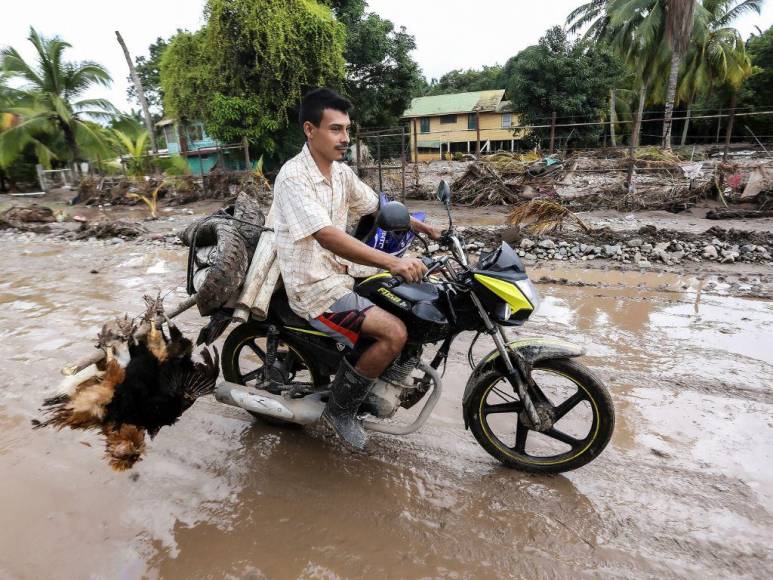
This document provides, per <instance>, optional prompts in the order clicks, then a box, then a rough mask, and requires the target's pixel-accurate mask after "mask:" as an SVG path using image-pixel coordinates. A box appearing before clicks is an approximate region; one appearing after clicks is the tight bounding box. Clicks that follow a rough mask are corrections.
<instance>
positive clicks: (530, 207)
mask: <svg viewBox="0 0 773 580" xmlns="http://www.w3.org/2000/svg"><path fill="white" fill-rule="evenodd" d="M567 219H568V220H570V221H572V222H574V223H575V224H576V225H577V226H579V227H580V228H581V229H582V230H584V231H586V232H587V231H590V228H589V227H588V225H587V224H586V223H585V222H584V221H582V220H581V219H580V218H579V217H577V216H576V215H575V214H574V213H572V212H571V211H569V210H568V209H567V208H566V207H565V206H563V205H561V204H560V203H557V202H555V201H550V200H547V199H532V200H530V201H525V202H523V203H520V204H518V205H517V206H515V207H514V208H513V209H512V211H511V212H510V213H509V214H508V216H507V223H509V224H512V225H521V224H524V223H526V225H525V227H524V229H526V230H527V231H529V232H530V233H532V234H535V235H543V234H546V233H549V232H552V231H555V230H557V229H560V228H561V227H563V223H564V220H567Z"/></svg>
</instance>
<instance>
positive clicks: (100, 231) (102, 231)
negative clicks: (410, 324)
mask: <svg viewBox="0 0 773 580" xmlns="http://www.w3.org/2000/svg"><path fill="white" fill-rule="evenodd" d="M146 233H147V230H146V229H145V228H144V227H142V226H141V225H140V224H138V223H136V222H129V221H125V220H116V221H112V222H83V223H81V226H80V229H79V230H78V231H76V232H74V233H73V234H71V236H72V239H74V240H85V239H86V238H97V239H105V238H120V239H122V240H132V239H134V238H137V237H139V236H141V235H143V234H146Z"/></svg>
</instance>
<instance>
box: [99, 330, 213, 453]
mask: <svg viewBox="0 0 773 580" xmlns="http://www.w3.org/2000/svg"><path fill="white" fill-rule="evenodd" d="M169 335H170V339H169V341H168V342H167V343H166V345H165V346H166V349H165V353H164V356H163V357H162V358H161V359H159V357H157V356H156V355H155V354H154V353H153V352H152V351H151V349H150V348H149V347H148V346H147V345H146V344H144V343H142V342H140V343H138V344H136V345H133V346H130V347H129V354H130V355H131V358H130V359H129V364H128V365H127V366H126V373H125V374H126V376H125V378H124V380H123V382H122V383H121V384H120V385H119V386H118V388H116V390H115V395H114V396H113V399H112V401H110V404H108V405H107V413H106V419H107V421H109V422H111V423H115V424H122V423H128V424H131V425H137V426H141V427H143V428H144V429H146V430H147V432H148V434H149V435H150V436H151V438H153V437H155V436H156V434H157V433H158V431H159V429H161V427H164V426H166V425H173V424H174V423H175V422H176V421H177V419H179V418H180V416H181V415H182V414H183V413H184V412H185V411H186V410H187V409H188V408H189V407H190V406H191V405H192V404H193V402H194V401H195V400H196V399H197V398H198V397H200V396H202V395H206V394H209V393H211V392H212V391H213V390H214V386H215V381H216V380H217V376H218V372H219V357H218V354H217V350H215V357H214V359H213V358H212V356H211V355H210V354H209V351H208V350H206V349H203V350H202V351H201V356H202V358H203V359H204V362H203V363H196V362H193V361H192V360H191V352H192V350H193V344H192V343H191V341H190V340H188V339H187V338H185V337H184V336H183V335H182V333H181V332H180V331H179V330H178V328H177V327H176V326H174V325H173V324H171V323H170V324H169Z"/></svg>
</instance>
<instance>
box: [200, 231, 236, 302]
mask: <svg viewBox="0 0 773 580" xmlns="http://www.w3.org/2000/svg"><path fill="white" fill-rule="evenodd" d="M216 228H217V249H216V250H215V258H214V259H213V260H212V261H213V265H212V266H211V267H210V268H209V272H208V273H207V276H206V278H205V279H204V281H203V282H202V283H201V286H199V288H198V289H197V292H196V306H198V308H199V313H200V314H201V315H202V316H209V315H210V314H212V313H213V312H215V311H217V310H218V309H220V307H221V306H223V304H225V302H227V301H228V299H229V298H230V297H231V296H232V295H233V294H234V293H235V292H236V291H237V290H238V289H239V286H241V284H242V282H243V281H244V275H245V274H246V272H247V248H246V247H245V244H244V239H243V238H242V236H241V235H240V234H239V232H238V231H237V230H236V228H235V227H234V226H233V225H232V224H223V223H221V224H217V226H216Z"/></svg>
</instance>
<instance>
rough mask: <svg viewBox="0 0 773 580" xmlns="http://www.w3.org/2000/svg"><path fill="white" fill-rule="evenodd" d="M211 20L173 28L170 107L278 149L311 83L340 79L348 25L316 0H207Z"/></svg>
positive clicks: (219, 132) (165, 84) (167, 72)
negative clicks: (194, 28) (197, 26)
mask: <svg viewBox="0 0 773 580" xmlns="http://www.w3.org/2000/svg"><path fill="white" fill-rule="evenodd" d="M205 16H206V19H207V24H206V26H205V27H204V28H203V29H202V30H201V31H199V32H196V33H188V32H184V33H181V34H178V35H176V36H175V37H174V38H173V39H172V40H171V41H170V43H169V46H168V47H167V49H166V50H165V51H164V52H163V56H162V58H161V86H162V89H163V91H164V105H165V110H166V111H167V113H168V114H170V115H172V116H175V117H177V118H179V119H180V120H182V121H183V122H185V121H186V120H192V119H202V120H203V121H204V124H205V127H206V130H207V133H209V134H210V135H212V136H213V137H215V138H216V139H219V140H221V141H224V142H233V141H239V140H241V139H244V138H246V139H249V140H250V141H251V142H253V143H256V144H257V145H258V147H259V148H260V149H261V150H263V151H269V152H271V151H275V150H276V148H277V140H278V136H279V135H281V132H282V130H284V129H285V128H286V127H287V125H288V122H289V120H290V112H291V111H292V110H294V109H295V108H296V107H297V104H298V102H299V101H300V98H301V96H302V95H303V93H304V92H305V91H307V90H308V89H309V88H311V87H315V86H319V85H332V86H340V84H341V82H342V81H343V78H344V74H345V69H344V59H343V51H344V39H345V31H344V27H343V25H342V24H341V23H339V22H338V21H336V19H335V18H334V16H333V14H332V12H331V11H330V9H329V8H328V7H327V6H324V5H321V4H319V3H318V2H316V1H314V0H209V1H208V2H207V5H206V8H205Z"/></svg>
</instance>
